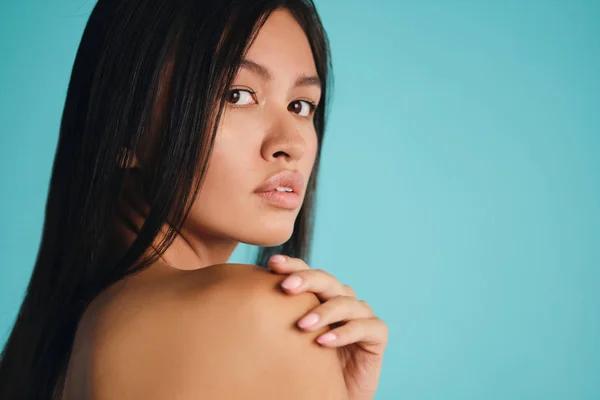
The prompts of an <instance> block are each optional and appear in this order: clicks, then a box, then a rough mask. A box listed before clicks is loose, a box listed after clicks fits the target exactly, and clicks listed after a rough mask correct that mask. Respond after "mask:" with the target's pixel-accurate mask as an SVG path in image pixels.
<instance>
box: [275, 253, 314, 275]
mask: <svg viewBox="0 0 600 400" xmlns="http://www.w3.org/2000/svg"><path fill="white" fill-rule="evenodd" d="M268 266H269V269H271V271H273V272H276V273H282V274H289V273H292V272H296V271H301V270H305V269H310V266H309V265H308V264H307V263H305V262H304V260H302V259H300V258H294V257H288V256H284V255H282V254H276V255H274V256H272V257H271V258H269V262H268Z"/></svg>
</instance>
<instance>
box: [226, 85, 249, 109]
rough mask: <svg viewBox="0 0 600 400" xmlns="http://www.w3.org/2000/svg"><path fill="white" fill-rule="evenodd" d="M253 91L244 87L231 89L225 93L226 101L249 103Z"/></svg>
mask: <svg viewBox="0 0 600 400" xmlns="http://www.w3.org/2000/svg"><path fill="white" fill-rule="evenodd" d="M253 94H254V93H252V92H251V91H249V90H245V89H232V90H230V91H229V92H228V93H227V101H228V102H229V103H232V104H235V105H238V106H239V105H245V104H251V103H252V102H253V101H254V97H252V95H253Z"/></svg>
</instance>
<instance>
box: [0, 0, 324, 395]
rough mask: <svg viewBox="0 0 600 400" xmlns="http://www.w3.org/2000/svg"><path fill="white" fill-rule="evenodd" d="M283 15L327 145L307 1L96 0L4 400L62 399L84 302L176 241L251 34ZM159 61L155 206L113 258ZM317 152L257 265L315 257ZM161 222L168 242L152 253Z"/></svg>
mask: <svg viewBox="0 0 600 400" xmlns="http://www.w3.org/2000/svg"><path fill="white" fill-rule="evenodd" d="M280 7H284V8H286V9H288V10H289V11H290V12H291V13H292V14H293V15H294V17H295V18H296V19H297V21H298V23H299V24H300V25H301V26H302V28H303V29H304V31H305V32H306V35H307V37H308V40H309V43H310V45H311V48H312V52H313V56H314V59H315V64H316V68H317V73H318V75H319V77H320V78H321V80H322V82H323V88H322V97H321V102H320V103H321V104H322V105H321V106H319V107H318V108H317V110H316V114H315V116H314V124H315V128H316V132H317V135H318V138H319V143H322V139H323V132H324V129H325V109H326V104H327V103H326V99H327V97H326V95H327V86H328V83H329V84H330V80H331V77H330V76H329V75H330V74H329V71H330V69H331V68H330V54H329V46H328V41H327V36H326V34H325V31H324V29H323V27H322V24H321V22H320V19H319V16H318V14H317V12H316V9H315V6H314V4H313V3H312V1H311V0H98V2H97V4H96V5H95V7H94V9H93V11H92V13H91V15H90V18H89V20H88V23H87V25H86V28H85V30H84V33H83V37H82V40H81V43H80V46H79V48H78V51H77V55H76V58H75V63H74V65H73V70H72V74H71V80H70V82H69V87H68V92H67V97H66V102H65V106H64V111H63V115H62V121H61V126H60V136H59V140H58V146H57V150H56V156H55V159H54V165H53V169H52V176H51V181H50V187H49V193H48V199H47V202H46V213H45V220H44V226H43V233H42V240H41V245H40V248H39V252H38V254H37V259H36V263H35V267H34V269H33V273H32V277H31V280H30V282H29V286H28V288H27V292H26V295H25V298H24V301H23V303H22V305H21V308H20V311H19V314H18V317H17V320H16V322H15V324H14V327H13V329H12V332H11V334H10V337H9V339H8V341H7V343H6V345H5V347H4V350H3V352H2V358H1V360H0V398H2V399H51V398H54V399H59V398H60V397H61V395H60V393H61V390H62V383H63V380H64V374H65V370H66V366H67V363H68V359H69V356H70V352H71V347H72V344H73V340H74V336H75V331H76V328H77V324H78V322H79V320H80V318H81V316H82V314H83V312H84V311H85V308H86V307H87V306H88V305H89V303H90V302H91V300H92V299H93V298H94V297H96V296H97V295H98V294H99V293H100V292H101V291H103V290H104V289H106V288H107V287H108V286H110V285H111V284H113V283H115V282H117V281H119V280H121V279H123V278H125V277H126V276H128V275H129V274H131V273H134V272H137V271H140V270H142V269H144V268H147V267H148V266H149V265H150V264H152V263H153V262H154V261H156V260H157V258H158V257H159V256H160V255H161V254H162V253H163V252H164V250H166V248H167V247H168V246H169V245H170V244H171V243H172V241H173V239H174V238H175V237H176V235H177V232H178V231H179V229H180V228H181V226H182V224H183V221H184V220H185V218H186V216H187V214H188V212H189V209H190V205H191V203H192V200H193V199H194V198H195V196H196V194H197V193H198V190H199V189H200V186H201V183H202V180H203V177H204V175H205V172H206V169H207V164H208V160H209V157H210V154H211V151H212V146H213V141H214V138H215V132H216V127H217V125H218V121H219V118H220V115H221V112H222V109H223V107H224V104H225V93H226V92H227V89H228V88H229V86H230V85H231V83H232V80H233V79H234V77H235V74H236V72H237V70H238V67H239V65H240V62H241V59H242V57H243V55H244V53H245V51H246V50H247V49H248V47H249V45H250V43H251V42H252V40H253V38H254V37H255V35H256V33H257V31H258V29H260V27H261V26H262V24H264V21H265V20H266V18H267V17H268V16H269V15H270V14H271V13H272V12H273V11H274V10H275V9H277V8H280ZM167 65H170V66H172V73H171V76H170V79H169V81H168V85H167V86H168V90H167V92H166V93H167V94H166V99H167V100H166V102H165V104H166V106H165V107H164V110H162V111H163V112H164V118H162V120H161V121H162V122H161V124H160V127H159V131H160V139H159V143H158V146H157V147H158V148H159V149H160V150H159V151H158V152H157V155H156V160H155V163H154V165H155V169H153V171H152V173H151V174H150V177H149V178H148V179H147V181H146V182H145V186H144V189H145V191H146V195H147V199H146V200H147V201H148V204H149V205H150V212H149V215H148V216H147V218H146V220H145V223H144V225H143V227H142V228H141V229H140V231H139V233H138V235H137V237H136V240H135V241H134V242H133V244H132V245H131V246H130V248H129V249H128V250H127V251H126V252H125V254H124V255H123V256H122V257H121V258H120V259H119V261H117V262H113V263H107V262H106V261H105V260H104V258H103V256H102V254H103V251H104V250H105V246H106V243H107V240H108V239H107V237H108V234H109V232H110V228H111V227H110V226H109V225H110V223H109V221H111V217H112V216H114V214H115V212H116V204H117V200H118V198H119V196H120V193H121V192H122V188H123V182H124V172H123V171H124V170H123V168H121V165H122V162H125V163H127V161H128V160H127V158H128V154H129V152H127V151H126V152H125V153H124V154H125V159H120V158H119V157H122V154H123V152H122V150H123V149H129V150H132V152H135V149H137V148H138V143H140V142H141V141H144V140H147V136H148V135H149V127H150V125H151V124H150V121H151V117H152V115H151V114H152V110H153V106H154V105H155V104H156V100H157V96H158V92H159V89H160V88H161V87H162V84H163V83H164V82H163V80H164V79H165V76H166V74H165V71H166V69H167ZM161 90H162V89H161ZM320 148H321V146H319V149H320ZM319 155H320V150H318V153H317V158H316V161H315V166H314V169H313V173H312V175H311V179H310V181H309V182H308V188H307V193H306V197H305V201H304V204H303V206H302V208H301V210H300V212H299V215H298V217H297V220H296V222H295V225H294V230H293V234H292V236H291V238H290V239H289V240H288V241H287V242H286V243H284V244H282V245H281V246H277V247H271V248H261V249H260V251H259V255H258V259H257V261H256V263H257V265H260V266H265V265H266V260H267V259H268V257H269V256H270V255H272V254H275V253H283V254H288V255H290V256H292V257H301V258H303V259H308V258H309V249H310V239H311V235H312V219H313V205H314V203H315V197H314V190H315V188H316V183H317V180H316V178H317V172H318V165H319ZM167 221H168V222H169V224H168V225H169V226H170V229H169V231H168V234H167V235H166V236H165V238H164V240H163V241H162V242H161V243H160V245H159V246H158V248H157V252H155V253H152V254H151V255H150V256H149V255H148V254H149V253H148V251H147V250H148V249H149V247H150V246H151V244H152V243H154V241H155V240H156V238H157V235H158V233H159V229H160V228H161V227H162V226H163V225H164V224H165V223H166V222H167Z"/></svg>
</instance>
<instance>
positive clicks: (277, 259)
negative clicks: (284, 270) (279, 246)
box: [271, 254, 285, 263]
mask: <svg viewBox="0 0 600 400" xmlns="http://www.w3.org/2000/svg"><path fill="white" fill-rule="evenodd" d="M271 262H274V263H282V262H285V257H284V256H282V255H279V254H277V255H274V256H273V257H271Z"/></svg>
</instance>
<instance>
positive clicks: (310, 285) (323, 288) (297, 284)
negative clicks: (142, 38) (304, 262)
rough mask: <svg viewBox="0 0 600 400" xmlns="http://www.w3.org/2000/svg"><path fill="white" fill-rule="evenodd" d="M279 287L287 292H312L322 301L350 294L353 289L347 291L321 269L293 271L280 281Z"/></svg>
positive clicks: (345, 286) (346, 287) (344, 286)
mask: <svg viewBox="0 0 600 400" xmlns="http://www.w3.org/2000/svg"><path fill="white" fill-rule="evenodd" d="M281 287H283V288H284V290H286V291H287V292H288V293H292V294H295V293H301V292H312V293H314V294H316V295H317V297H318V298H319V299H321V300H322V301H327V300H329V299H331V298H333V297H335V296H352V294H353V292H354V291H351V292H352V293H351V292H350V291H349V290H348V286H347V285H343V284H341V283H340V281H338V280H337V279H336V278H335V277H334V276H332V275H331V274H330V273H328V272H326V271H323V270H321V269H309V270H303V271H298V272H294V273H293V274H290V275H289V276H288V277H287V278H285V279H284V280H283V281H282V282H281Z"/></svg>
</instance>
